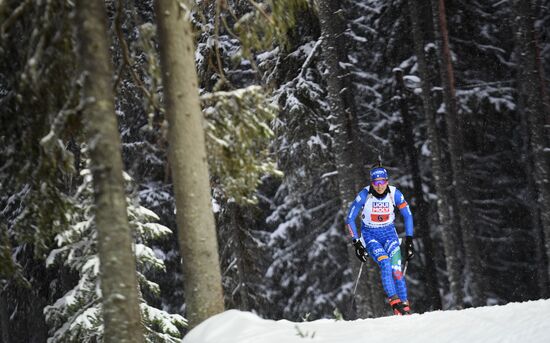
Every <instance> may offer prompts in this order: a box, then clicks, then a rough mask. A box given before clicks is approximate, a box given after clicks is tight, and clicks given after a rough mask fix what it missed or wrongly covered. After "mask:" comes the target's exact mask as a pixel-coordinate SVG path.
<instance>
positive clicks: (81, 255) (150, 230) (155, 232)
mask: <svg viewBox="0 0 550 343" xmlns="http://www.w3.org/2000/svg"><path fill="white" fill-rule="evenodd" d="M81 176H82V184H81V185H80V186H79V187H78V189H77V192H76V194H75V195H74V197H73V200H72V201H73V202H74V205H75V208H76V209H75V211H74V213H72V215H71V219H70V221H71V225H70V227H69V228H68V229H67V230H65V231H63V232H61V233H59V234H58V235H57V236H56V242H57V245H58V248H56V249H54V250H52V251H51V252H50V254H49V256H48V259H47V261H46V264H47V266H49V267H50V268H52V267H54V266H55V267H57V265H63V266H65V267H67V268H68V269H69V270H70V271H72V272H75V273H77V274H78V278H79V280H78V282H77V283H76V285H74V287H73V288H72V289H71V290H69V291H68V292H67V293H66V294H64V295H63V296H62V297H60V298H59V299H57V300H56V301H55V303H54V304H52V305H49V306H46V307H45V309H44V313H45V316H46V321H47V323H48V324H49V326H50V338H49V341H50V342H75V341H78V342H98V341H104V340H105V339H104V330H103V327H104V321H103V306H102V300H103V299H102V292H101V290H100V283H99V279H100V276H99V270H100V263H101V262H100V261H99V257H98V251H97V250H98V249H97V247H98V246H97V240H98V229H97V227H96V225H95V222H94V204H93V183H92V175H91V171H90V170H89V169H83V170H82V171H81ZM125 179H126V181H127V183H128V184H130V183H131V179H130V177H129V176H128V175H127V174H126V175H125ZM127 202H128V204H129V206H128V218H129V221H130V222H129V223H130V226H131V228H132V231H133V233H134V237H135V242H134V249H133V250H134V251H135V253H136V259H137V265H138V280H139V283H140V286H141V289H142V293H143V295H142V296H140V309H141V314H142V318H143V323H144V325H145V329H146V333H145V341H146V342H158V341H159V340H162V341H163V342H179V341H180V340H181V330H182V328H183V327H185V326H186V324H187V321H186V320H185V319H184V318H183V317H181V316H179V315H175V314H168V313H166V312H165V311H163V310H160V309H157V308H155V307H154V306H151V305H149V304H148V303H147V301H146V299H145V297H146V296H147V295H149V296H148V297H149V298H151V297H156V296H158V295H159V293H160V289H159V285H158V284H157V283H155V282H154V281H151V280H149V279H148V278H147V274H148V273H150V272H151V271H164V270H165V266H164V263H163V260H162V259H159V258H158V257H157V254H156V253H155V252H154V251H153V249H151V247H150V245H151V243H153V242H154V241H155V240H160V239H165V238H166V237H167V236H168V235H170V234H171V231H170V230H169V229H168V228H166V227H164V226H162V225H160V224H157V223H155V222H154V221H157V220H158V219H159V218H158V216H157V215H156V214H155V213H154V212H152V211H150V210H148V209H147V208H145V207H142V206H140V205H139V203H138V199H137V197H136V194H134V195H133V199H132V198H127Z"/></svg>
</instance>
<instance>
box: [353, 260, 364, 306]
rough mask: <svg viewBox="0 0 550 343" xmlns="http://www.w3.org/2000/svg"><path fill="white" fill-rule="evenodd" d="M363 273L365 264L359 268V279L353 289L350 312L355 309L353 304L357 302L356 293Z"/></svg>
mask: <svg viewBox="0 0 550 343" xmlns="http://www.w3.org/2000/svg"><path fill="white" fill-rule="evenodd" d="M362 271H363V263H361V267H359V273H358V274H357V279H356V280H355V286H354V287H353V295H352V296H351V304H350V311H351V309H352V308H353V302H354V300H355V292H356V291H357V285H359V279H360V278H361V272H362Z"/></svg>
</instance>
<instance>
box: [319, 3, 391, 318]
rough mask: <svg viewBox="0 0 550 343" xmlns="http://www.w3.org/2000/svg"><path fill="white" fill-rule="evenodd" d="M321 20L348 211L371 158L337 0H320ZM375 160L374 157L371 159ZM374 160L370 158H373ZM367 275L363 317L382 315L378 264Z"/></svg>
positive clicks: (359, 298)
mask: <svg viewBox="0 0 550 343" xmlns="http://www.w3.org/2000/svg"><path fill="white" fill-rule="evenodd" d="M318 4H319V23H320V26H321V31H322V39H323V45H322V46H323V56H324V59H325V62H326V63H327V66H328V76H327V84H328V94H329V95H328V98H329V102H330V105H331V110H332V113H331V119H332V120H331V123H332V127H333V130H332V133H331V135H332V138H333V144H334V147H333V148H334V159H335V163H336V169H337V171H338V187H339V193H340V199H341V201H342V211H343V213H347V210H348V206H349V204H350V203H351V202H352V201H353V199H354V198H355V196H356V195H357V193H358V192H359V191H360V190H361V188H362V187H363V186H364V185H362V184H361V181H362V180H365V177H364V175H362V173H361V171H363V169H364V166H365V164H366V163H363V161H364V160H365V158H368V154H369V153H368V152H367V154H365V152H363V153H362V154H360V153H359V151H357V150H356V149H357V148H356V147H357V146H359V145H360V142H359V132H358V125H357V117H356V114H355V111H354V110H353V108H352V100H351V96H350V88H349V84H346V83H345V80H344V78H345V76H344V74H345V73H344V71H343V70H342V67H341V64H340V63H341V62H344V61H345V59H346V57H345V56H346V47H345V36H344V31H345V24H344V22H343V18H342V17H341V16H342V15H343V11H342V9H341V8H340V5H339V3H338V2H337V1H331V0H321V1H319V3H318ZM372 160H374V159H372ZM372 160H371V161H372ZM350 259H351V261H352V271H353V274H354V275H357V273H358V271H359V267H360V263H359V261H358V260H357V259H356V258H355V257H354V254H353V252H352V251H351V246H350ZM366 267H367V272H366V277H365V278H363V280H362V281H360V282H359V286H358V290H357V295H356V298H355V300H356V307H357V315H358V316H360V317H371V316H375V317H377V316H380V315H382V314H383V313H384V309H385V308H386V306H387V305H385V301H384V299H385V295H384V293H383V291H382V287H381V284H379V283H378V282H376V280H379V277H378V275H377V274H378V266H376V265H375V264H374V263H367V266H366Z"/></svg>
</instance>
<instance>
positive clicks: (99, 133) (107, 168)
mask: <svg viewBox="0 0 550 343" xmlns="http://www.w3.org/2000/svg"><path fill="white" fill-rule="evenodd" d="M104 6H105V5H104V2H103V1H100V0H78V1H77V2H76V25H77V27H78V38H79V42H78V52H79V55H80V58H79V59H80V63H81V64H82V70H83V72H84V73H86V75H87V77H86V80H85V83H84V94H85V96H86V98H87V99H88V104H87V106H86V107H85V110H84V116H83V118H84V121H85V123H84V124H85V126H84V127H85V128H86V129H87V136H88V148H89V149H90V157H91V162H92V163H91V165H92V176H93V183H94V195H95V222H96V226H97V231H98V250H99V259H100V261H101V291H102V293H103V318H104V325H105V330H104V341H105V342H117V343H121V342H128V343H135V342H143V333H142V325H141V318H140V310H139V302H138V283H137V277H136V259H135V255H134V253H133V251H132V235H131V232H130V226H129V224H128V215H127V212H126V206H127V205H126V196H125V192H124V180H123V176H122V158H121V146H120V136H119V132H118V127H117V120H116V115H115V108H114V99H113V94H112V89H113V86H112V78H113V73H112V65H111V58H110V56H109V42H108V40H107V37H108V36H107V17H106V12H105V7H104Z"/></svg>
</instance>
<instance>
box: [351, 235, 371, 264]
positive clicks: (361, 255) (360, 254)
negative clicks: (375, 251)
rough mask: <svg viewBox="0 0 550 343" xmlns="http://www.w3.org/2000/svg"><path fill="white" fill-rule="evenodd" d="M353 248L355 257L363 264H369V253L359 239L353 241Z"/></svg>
mask: <svg viewBox="0 0 550 343" xmlns="http://www.w3.org/2000/svg"><path fill="white" fill-rule="evenodd" d="M352 243H353V247H354V248H355V256H357V258H358V259H359V261H361V262H367V261H368V257H369V254H368V253H367V250H365V247H364V246H363V243H361V241H360V240H358V239H355V238H354V239H353V240H352Z"/></svg>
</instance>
